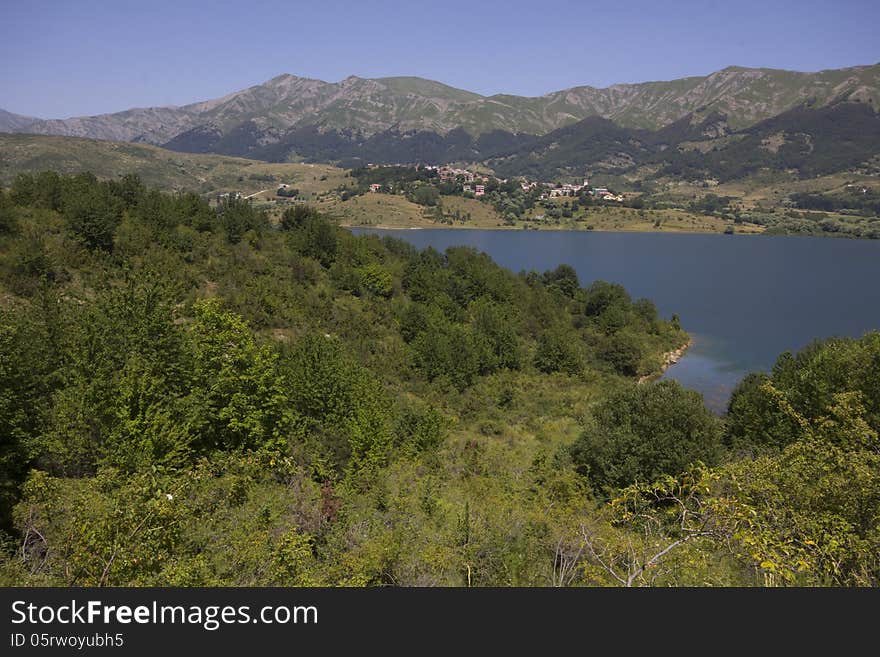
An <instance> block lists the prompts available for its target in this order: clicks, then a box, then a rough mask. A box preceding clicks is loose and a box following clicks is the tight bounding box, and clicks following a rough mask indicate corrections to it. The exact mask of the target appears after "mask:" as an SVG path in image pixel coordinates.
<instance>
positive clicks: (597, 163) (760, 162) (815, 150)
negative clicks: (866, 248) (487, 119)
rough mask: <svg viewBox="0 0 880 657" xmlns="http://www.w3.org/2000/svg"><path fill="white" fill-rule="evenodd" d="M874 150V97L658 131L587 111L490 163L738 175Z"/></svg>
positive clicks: (568, 170)
mask: <svg viewBox="0 0 880 657" xmlns="http://www.w3.org/2000/svg"><path fill="white" fill-rule="evenodd" d="M877 156H880V114H878V112H877V110H876V109H875V108H874V106H873V103H862V102H848V101H844V102H837V103H834V104H832V105H826V106H816V105H815V104H804V105H800V106H798V107H795V108H793V109H790V110H788V111H786V112H783V113H781V114H779V115H777V116H774V117H772V118H769V119H766V120H764V121H760V122H759V123H756V124H754V125H751V126H749V127H746V128H743V129H741V130H732V129H731V127H730V125H729V123H728V120H727V117H725V116H724V115H723V114H720V113H712V114H709V115H708V116H705V117H700V116H697V115H691V116H688V117H685V118H683V119H681V120H680V121H677V122H676V123H673V124H671V125H669V126H667V127H666V128H663V129H661V130H657V131H649V130H640V129H632V128H624V127H621V126H619V125H617V124H616V123H614V122H612V121H608V120H607V119H601V118H596V117H593V118H588V119H584V120H583V121H579V122H578V123H575V124H573V125H570V126H566V127H564V128H560V129H559V130H554V131H553V132H551V133H549V134H547V135H544V136H543V137H540V138H538V139H536V140H535V141H534V142H533V143H531V144H528V145H526V146H524V147H521V148H519V149H518V150H515V151H513V152H511V153H508V154H506V155H504V156H502V157H497V158H494V159H489V160H488V162H487V164H489V165H490V166H491V167H492V168H493V169H494V170H495V171H496V173H498V174H499V175H502V176H519V175H521V176H527V177H529V178H535V179H540V180H549V179H553V178H556V177H558V176H563V177H579V176H583V175H585V173H587V172H588V171H589V172H593V173H595V172H614V173H623V172H631V173H632V172H634V171H635V170H637V169H639V167H641V166H643V165H651V167H652V168H654V169H656V170H657V171H656V174H655V177H662V176H669V177H673V178H683V179H688V180H693V179H708V178H712V179H717V180H720V181H729V180H736V179H739V178H743V177H746V176H748V175H750V174H752V173H755V172H757V171H759V170H761V169H769V170H773V171H793V172H794V173H796V174H797V175H799V176H801V177H815V176H819V175H826V174H830V173H835V172H842V171H850V170H855V169H859V168H863V167H865V166H868V163H869V162H870V161H871V160H872V159H873V158H875V157H877Z"/></svg>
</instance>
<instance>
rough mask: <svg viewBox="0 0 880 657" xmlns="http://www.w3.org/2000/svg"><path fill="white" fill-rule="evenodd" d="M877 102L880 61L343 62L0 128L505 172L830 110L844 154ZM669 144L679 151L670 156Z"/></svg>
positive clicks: (751, 142) (779, 145)
mask: <svg viewBox="0 0 880 657" xmlns="http://www.w3.org/2000/svg"><path fill="white" fill-rule="evenodd" d="M852 107H858V108H859V109H855V110H853V109H851V108H852ZM878 107H880V64H875V65H872V66H857V67H852V68H846V69H836V70H827V71H820V72H816V73H802V72H794V71H781V70H774V69H755V68H742V67H729V68H726V69H724V70H721V71H717V72H715V73H712V74H711V75H707V76H702V77H689V78H683V79H678V80H672V81H664V82H645V83H640V84H618V85H613V86H610V87H607V88H603V89H599V88H595V87H589V86H579V87H573V88H571V89H564V90H562V91H556V92H552V93H549V94H546V95H544V96H539V97H523V96H514V95H505V94H501V95H493V96H482V95H480V94H476V93H473V92H470V91H464V90H461V89H456V88H453V87H450V86H447V85H445V84H442V83H439V82H435V81H431V80H425V79H422V78H417V77H394V78H376V79H365V78H359V77H355V76H351V77H348V78H346V79H344V80H342V81H340V82H336V83H331V82H324V81H321V80H314V79H308V78H301V77H296V76H293V75H287V74H285V75H280V76H277V77H275V78H272V79H271V80H268V81H267V82H265V83H263V84H260V85H256V86H253V87H249V88H247V89H244V90H242V91H237V92H234V93H231V94H229V95H227V96H224V97H222V98H216V99H213V100H208V101H204V102H199V103H193V104H190V105H185V106H181V107H152V108H135V109H130V110H126V111H124V112H118V113H113V114H103V115H99V116H90V117H76V118H69V119H54V120H45V119H35V118H33V117H26V116H21V115H17V114H12V113H9V112H5V111H2V110H0V131H2V132H19V133H35V134H49V135H67V136H79V137H90V138H95V139H106V140H115V141H131V142H141V143H148V144H154V145H161V146H164V147H166V148H169V149H172V150H177V151H183V152H192V153H220V154H227V155H238V156H245V157H250V158H255V159H263V160H268V161H276V162H281V161H288V160H291V159H304V160H307V161H322V162H335V163H340V164H344V165H354V164H358V163H365V162H410V161H423V162H429V161H430V162H448V161H487V162H491V163H492V166H493V167H494V168H496V169H497V170H499V171H501V172H505V173H509V174H519V173H524V172H527V171H530V172H533V173H540V174H542V175H545V174H551V173H552V172H562V173H565V172H566V171H567V170H568V169H577V170H580V169H583V168H584V167H592V168H597V167H598V168H600V169H601V168H608V169H612V170H622V169H626V168H628V167H632V166H636V165H639V164H644V163H650V162H655V161H656V162H660V161H662V163H663V165H664V166H666V167H667V168H668V167H669V166H670V164H671V165H672V166H673V168H675V167H678V168H679V169H682V168H683V169H688V168H689V167H690V168H693V167H692V164H690V163H689V161H688V156H687V153H691V154H693V153H702V154H705V153H707V152H717V151H718V150H719V149H721V150H727V149H729V148H731V147H733V145H735V144H739V146H737V149H738V150H737V149H735V152H736V153H738V159H739V160H741V159H743V157H745V153H744V151H745V150H748V151H749V155H748V157H746V158H745V159H749V157H751V159H752V160H754V161H755V162H756V165H757V164H761V165H766V164H767V163H768V162H770V163H771V165H773V164H774V163H776V162H777V160H779V157H777V156H779V154H780V152H781V153H782V154H783V155H786V154H787V153H788V154H790V151H792V149H794V150H797V149H798V146H797V144H801V146H802V147H803V148H801V151H803V150H804V149H806V150H808V151H810V149H813V150H815V144H816V143H817V141H818V142H821V141H822V139H821V137H819V136H817V135H814V134H812V133H811V132H810V131H809V130H807V131H806V132H804V129H803V128H804V126H807V127H808V128H809V129H812V130H815V129H819V130H824V129H826V128H829V127H830V128H835V129H836V128H839V126H837V125H836V121H837V120H838V119H841V118H842V117H848V118H853V117H857V118H858V120H857V124H858V126H859V129H860V130H867V131H868V135H867V137H868V139H867V143H862V144H858V143H856V144H854V145H853V146H854V147H853V148H851V149H850V151H852V152H851V153H847V154H845V155H844V156H843V157H842V158H838V160H840V162H844V161H845V162H846V163H847V166H850V165H852V163H853V162H855V164H858V163H859V162H861V161H862V160H864V159H870V158H871V156H872V152H870V151H871V149H873V148H874V146H873V144H874V142H875V141H877V140H876V139H875V138H874V137H875V135H874V132H873V131H875V130H877V122H876V120H873V119H876V117H877V113H876V108H878ZM774 121H775V123H773V122H774ZM768 122H769V123H768ZM792 122H793V123H792ZM790 123H791V124H790ZM795 124H797V125H795ZM798 125H799V126H801V128H798ZM756 135H761V136H760V138H759V137H758V136H756ZM798 135H801V136H798ZM804 135H806V136H804ZM756 140H757V141H756ZM768 140H769V141H768ZM856 141H858V140H856ZM706 142H712V145H711V146H706ZM743 144H745V146H743ZM804 144H807V146H804ZM683 145H684V146H683ZM669 147H674V149H673V151H674V152H675V153H676V154H684V155H683V156H682V157H678V155H676V156H675V157H673V158H672V159H673V160H675V162H669V157H668V155H669V154H670V153H672V152H673V151H668V149H669ZM834 148H835V149H836V147H834ZM713 149H714V151H713ZM820 150H821V148H820ZM667 151H668V152H667ZM664 152H667V156H664V157H660V158H658V156H659V155H660V154H661V153H664ZM810 152H812V151H810ZM766 154H769V155H768V156H766V157H765V155H766ZM873 154H876V152H874V153H873ZM771 155H772V157H771ZM753 156H754V157H753ZM691 159H693V155H692V156H691ZM704 159H705V158H704ZM709 159H711V158H709ZM715 159H719V158H717V157H716V158H715ZM722 159H723V158H722ZM779 165H780V166H785V165H786V163H785V162H779ZM707 166H708V169H713V168H714V169H723V168H724V165H723V163H716V164H711V163H710V165H707ZM703 168H707V167H703ZM819 168H822V167H819Z"/></svg>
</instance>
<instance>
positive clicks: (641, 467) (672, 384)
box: [571, 381, 721, 488]
mask: <svg viewBox="0 0 880 657" xmlns="http://www.w3.org/2000/svg"><path fill="white" fill-rule="evenodd" d="M571 457H572V460H573V462H574V463H575V464H576V465H577V467H578V468H579V469H580V470H581V472H583V473H584V474H587V475H588V476H589V477H590V480H591V481H593V482H594V483H595V484H596V485H597V486H599V487H603V488H606V487H612V488H620V487H625V486H628V485H629V484H632V483H635V482H642V483H646V482H651V481H654V480H656V479H659V478H660V477H662V476H664V475H677V474H679V473H681V472H684V471H685V470H687V469H688V467H689V466H690V465H691V464H694V463H697V462H702V463H706V464H710V465H711V464H714V463H716V462H717V461H718V460H719V458H720V457H721V426H720V423H719V421H718V419H717V418H715V417H714V416H713V415H712V414H711V413H710V412H709V411H708V410H707V409H706V407H705V406H704V405H703V399H702V397H701V396H700V394H699V393H697V392H694V391H692V390H686V389H685V388H682V387H681V385H680V384H679V383H678V382H676V381H660V382H657V383H647V384H644V385H628V386H625V387H623V388H621V389H620V390H618V391H616V392H614V393H612V394H611V395H609V396H608V398H607V399H606V400H605V401H603V402H602V403H600V404H599V405H598V406H597V407H596V409H595V411H594V413H593V423H592V424H591V425H590V426H589V427H588V428H587V429H586V430H585V431H584V432H583V433H582V434H581V435H580V437H579V438H578V439H577V441H575V443H574V445H573V446H572V448H571Z"/></svg>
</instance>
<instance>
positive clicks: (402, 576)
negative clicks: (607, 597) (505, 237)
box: [0, 172, 880, 609]
mask: <svg viewBox="0 0 880 657" xmlns="http://www.w3.org/2000/svg"><path fill="white" fill-rule="evenodd" d="M376 196H378V195H376ZM744 265H747V263H744ZM584 283H586V282H584ZM687 340H688V336H687V334H686V333H685V332H684V331H683V330H682V329H681V327H680V325H679V321H678V318H677V317H676V316H672V317H671V318H670V319H666V318H663V317H661V316H660V315H659V313H658V310H657V308H656V307H655V306H654V304H653V303H652V302H651V301H650V300H648V299H633V298H632V297H631V296H630V294H629V293H628V292H627V291H626V290H625V289H624V288H623V287H622V286H620V285H617V284H613V283H608V282H604V281H590V282H589V284H588V285H586V286H584V285H582V282H581V281H580V280H579V279H578V275H577V273H576V272H575V270H574V268H572V267H571V266H568V265H565V264H560V265H559V266H557V267H556V268H555V269H553V270H550V271H545V272H543V273H541V272H537V271H528V272H527V271H522V272H520V273H514V272H512V271H509V270H506V269H503V268H502V267H500V266H499V265H498V264H496V263H495V262H493V261H492V260H491V259H490V258H489V256H488V255H486V254H485V253H480V252H478V251H477V250H475V249H472V248H468V247H450V248H448V249H446V250H445V251H444V252H443V253H440V252H438V251H436V250H434V249H430V248H428V249H425V250H422V251H419V250H417V249H415V248H414V247H413V246H411V245H410V244H408V243H406V242H404V241H401V240H396V239H390V238H380V237H378V236H375V235H365V236H354V235H352V234H351V233H350V232H348V231H345V230H342V229H340V228H338V227H336V226H333V225H332V224H331V223H330V222H328V221H327V220H326V218H325V217H324V216H323V215H322V213H320V212H317V211H315V210H314V209H313V208H309V207H308V206H306V205H298V206H296V207H293V208H290V209H289V210H288V211H286V212H285V213H284V215H283V217H282V221H281V222H279V223H278V224H274V223H272V222H270V220H269V217H268V216H267V215H266V213H264V212H262V211H261V210H259V209H257V208H255V207H254V206H253V205H251V204H249V203H242V202H240V201H238V200H235V199H231V200H229V201H227V202H222V203H219V204H217V205H211V204H209V203H208V202H207V201H206V200H204V199H201V198H199V197H198V196H196V195H192V194H165V193H162V192H161V191H159V190H155V189H149V188H146V187H144V186H143V185H142V184H141V183H140V182H139V181H138V180H137V179H136V178H133V177H126V178H124V179H118V178H117V179H114V180H109V181H99V180H97V179H96V178H95V177H94V176H89V175H78V176H72V177H71V176H61V175H58V174H56V173H51V172H49V173H45V174H40V175H37V176H22V177H20V178H18V179H17V180H16V182H15V184H14V185H13V187H12V189H11V190H9V192H8V193H7V191H5V190H4V191H0V374H2V383H3V387H2V395H0V428H2V430H0V454H2V456H3V458H0V586H4V587H9V586H37V587H46V586H67V587H70V586H94V587H104V586H110V587H114V586H133V587H134V586H137V587H144V586H178V587H193V586H238V587H242V586H262V587H270V586H272V587H275V586H288V587H290V586H305V587H317V586H346V587H352V586H360V587H363V586H413V587H416V586H422V587H424V586H446V587H465V586H467V587H472V586H485V587H499V586H540V587H551V586H553V587H558V586H617V585H620V586H661V587H667V586H688V587H693V586H713V587H719V586H736V587H747V586H786V585H787V586H833V587H855V586H864V587H875V588H876V587H877V586H878V584H880V535H878V532H877V528H878V526H880V503H878V501H880V475H878V473H880V437H878V431H880V395H878V394H877V391H878V390H880V370H878V368H877V363H878V361H880V333H876V332H874V333H868V334H866V335H865V336H864V337H862V338H861V339H852V338H838V339H831V340H828V341H825V342H822V343H815V344H813V345H810V346H809V347H807V348H805V349H803V350H802V351H800V352H799V353H798V354H796V355H793V354H791V353H789V352H786V353H784V354H782V355H781V356H780V357H779V359H778V360H777V362H776V364H775V366H774V367H773V369H772V374H770V375H768V374H765V373H755V374H752V375H749V376H748V377H746V378H745V379H744V380H743V381H742V382H741V383H740V384H739V386H738V387H737V389H736V391H735V392H734V394H733V396H732V398H731V402H730V406H729V410H728V413H727V417H726V418H718V417H716V416H714V415H713V414H712V413H710V412H709V410H708V409H707V408H706V407H705V406H704V404H703V399H702V397H701V395H700V394H699V393H697V392H695V391H692V390H687V389H684V388H682V387H681V385H679V384H678V383H677V382H675V381H651V380H645V381H642V382H640V379H641V378H642V377H647V378H648V379H650V378H651V375H652V374H656V373H657V372H659V371H660V370H661V368H662V364H663V363H664V362H665V361H667V359H668V357H669V355H670V353H673V352H675V351H676V350H679V349H680V348H681V347H682V346H683V345H684V344H685V343H686V342H687ZM215 609H217V608H216V607H215Z"/></svg>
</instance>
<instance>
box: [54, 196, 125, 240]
mask: <svg viewBox="0 0 880 657" xmlns="http://www.w3.org/2000/svg"><path fill="white" fill-rule="evenodd" d="M64 221H65V223H66V224H67V228H68V229H69V230H70V232H71V233H73V235H74V236H75V237H76V238H77V239H79V240H80V241H81V242H82V243H83V244H84V245H85V246H86V247H87V248H89V249H91V250H97V249H101V250H103V251H107V252H110V251H112V250H113V236H114V234H115V232H116V227H117V226H118V225H119V223H120V221H122V216H121V214H120V212H119V209H118V208H117V207H114V205H113V204H112V203H111V201H110V199H109V198H108V197H107V195H106V194H104V193H102V191H101V190H100V189H96V188H95V187H93V186H92V187H86V188H85V189H79V190H77V191H76V192H75V193H73V194H72V195H70V196H69V197H68V198H67V199H66V200H65V203H64Z"/></svg>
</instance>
